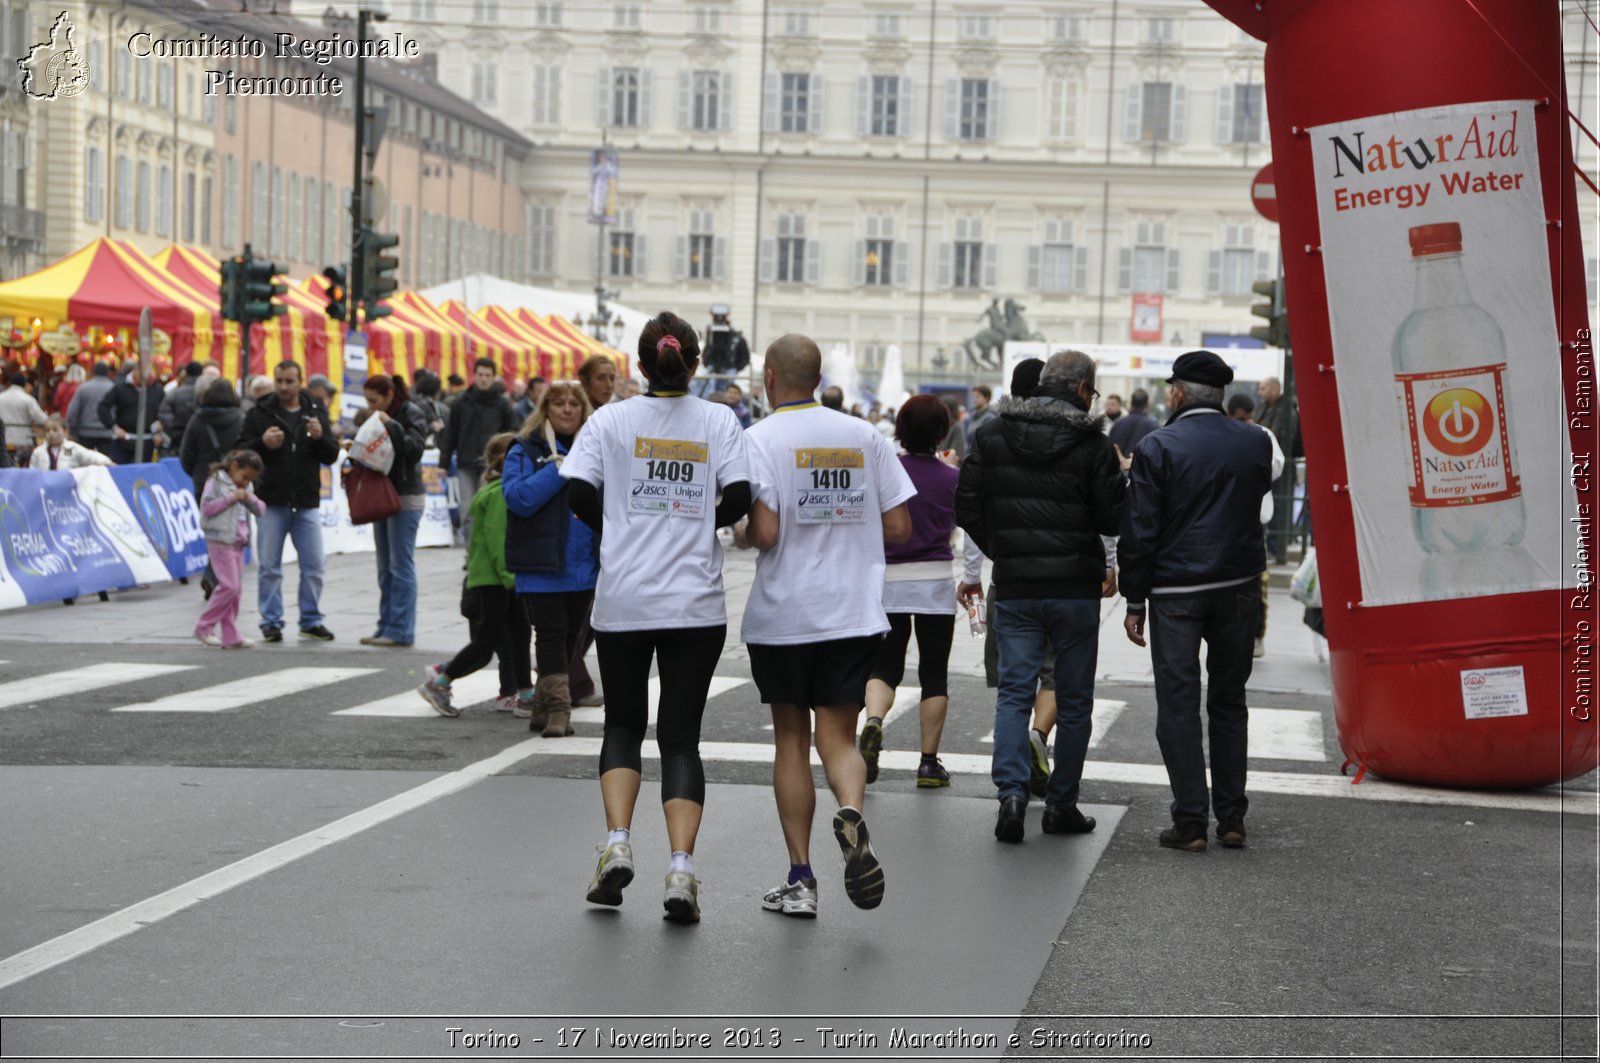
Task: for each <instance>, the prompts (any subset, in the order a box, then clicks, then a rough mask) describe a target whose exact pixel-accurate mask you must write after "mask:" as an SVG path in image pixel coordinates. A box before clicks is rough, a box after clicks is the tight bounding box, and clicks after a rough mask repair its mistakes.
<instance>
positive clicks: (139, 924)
mask: <svg viewBox="0 0 1600 1063" xmlns="http://www.w3.org/2000/svg"><path fill="white" fill-rule="evenodd" d="M565 741H576V739H565ZM549 744H550V743H548V742H546V741H545V740H544V739H542V738H529V739H525V740H524V741H521V742H518V743H517V744H516V745H514V746H511V747H510V748H508V749H505V750H502V751H501V752H499V753H496V754H495V755H494V756H492V757H486V758H484V759H483V760H480V761H478V762H477V763H475V764H469V765H467V766H466V767H464V768H462V769H461V770H459V771H454V772H451V773H450V774H449V775H441V776H440V777H439V778H437V779H431V780H429V781H428V782H425V783H423V784H422V785H421V786H417V787H413V788H412V789H410V790H407V791H405V792H404V793H400V794H396V795H395V796H394V797H391V798H388V799H387V800H384V801H380V802H378V803H377V804H375V805H371V806H369V807H367V808H364V809H361V810H360V811H359V812H352V813H351V814H350V815H348V816H345V817H344V818H343V819H337V820H334V821H333V822H332V823H329V824H327V825H326V826H323V827H318V828H317V829H315V830H312V831H308V832H306V833H305V834H302V835H300V836H299V837H297V838H290V839H289V840H288V841H286V842H281V843H280V844H278V845H274V846H273V847H272V848H270V849H264V850H262V851H261V852H259V853H256V854H255V855H253V856H247V857H245V858H244V859H243V860H238V861H235V862H234V863H231V864H229V865H228V866H227V867H222V868H218V869H217V870H215V871H212V872H211V873H209V874H206V875H201V876H200V877H199V878H197V879H192V880H190V881H188V882H185V883H183V884H182V885H181V886H174V887H173V888H172V889H170V890H167V891H166V892H165V893H158V894H156V895H155V896H154V897H150V898H147V899H146V900H142V901H139V902H138V903H136V904H131V905H129V906H128V907H126V908H123V909H122V910H121V911H117V912H113V913H111V914H110V915H108V916H106V917H105V918H103V919H97V920H95V921H94V922H92V923H90V924H89V925H87V926H83V927H79V928H78V929H77V930H73V931H71V932H69V933H66V934H62V935H61V936H60V937H56V938H51V939H50V940H49V941H46V942H44V943H43V944H40V945H35V946H34V947H33V948H31V949H27V950H25V951H23V952H19V953H17V954H16V955H15V956H9V957H7V958H6V959H4V960H0V989H6V988H8V987H10V986H14V985H16V984H17V983H18V982H20V981H22V980H23V979H26V978H32V977H33V976H34V975H36V974H39V973H41V972H43V971H48V970H50V969H51V968H52V967H58V966H60V965H61V964H63V963H66V962H68V961H69V960H75V959H77V958H78V957H80V956H83V955H86V954H87V953H90V952H93V951H94V950H95V949H98V948H99V947H100V946H102V945H107V944H110V943H111V942H113V941H116V940H117V939H119V938H123V937H127V936H128V935H129V934H132V933H133V932H134V931H136V930H141V929H143V928H144V927H147V926H150V925H152V924H154V923H158V922H160V921H161V920H163V919H165V918H167V917H168V916H170V915H176V914H177V913H178V912H181V911H184V910H185V909H187V908H192V907H194V906H195V905H197V904H199V903H200V902H202V901H207V900H210V899H211V898H213V897H217V896H220V895H221V894H223V893H226V892H227V891H228V890H231V889H233V888H234V887H235V886H242V885H244V884H245V883H246V882H251V881H253V880H255V879H258V878H260V877H261V876H262V875H265V874H267V873H269V872H272V871H276V870H277V869H278V868H280V867H284V866H285V865H287V864H291V863H293V862H294V861H296V860H299V859H300V858H301V857H304V856H310V855H311V854H312V853H315V852H317V851H318V850H320V849H325V848H327V847H328V846H330V845H333V844H334V843H335V842H341V841H344V840H345V839H347V838H352V837H354V836H356V835H357V834H360V833H361V832H362V831H365V830H369V829H371V828H372V827H376V826H378V825H379V824H381V823H386V822H388V821H389V820H391V819H394V818H395V817H397V816H403V815H405V814H406V813H407V812H413V811H415V810H416V809H419V808H421V807H422V806H424V805H427V804H430V803H432V802H434V801H437V800H439V799H440V798H441V797H448V796H450V795H451V794H454V793H459V792H460V791H462V790H465V789H466V788H467V787H469V786H472V785H474V784H475V783H479V782H482V781H483V780H484V779H487V778H489V777H490V776H492V775H496V774H498V773H499V772H501V771H503V770H505V769H506V768H509V767H511V766H512V765H513V764H516V763H517V762H518V761H521V760H524V759H526V758H527V757H528V756H530V755H531V754H533V753H535V752H538V749H539V747H540V746H547V745H549ZM598 748H599V744H598V741H597V742H596V749H598Z"/></svg>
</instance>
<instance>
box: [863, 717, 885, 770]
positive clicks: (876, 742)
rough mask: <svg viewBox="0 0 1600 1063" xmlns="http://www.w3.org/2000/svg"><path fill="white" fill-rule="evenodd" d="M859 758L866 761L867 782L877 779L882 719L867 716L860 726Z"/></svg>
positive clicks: (881, 742)
mask: <svg viewBox="0 0 1600 1063" xmlns="http://www.w3.org/2000/svg"><path fill="white" fill-rule="evenodd" d="M859 745H860V746H861V759H862V760H864V761H866V762H867V782H869V783H873V782H877V781H878V754H879V753H880V752H881V751H882V750H883V721H882V720H878V719H874V718H873V717H871V716H869V717H867V722H866V725H865V726H863V727H862V728H861V738H860V739H859Z"/></svg>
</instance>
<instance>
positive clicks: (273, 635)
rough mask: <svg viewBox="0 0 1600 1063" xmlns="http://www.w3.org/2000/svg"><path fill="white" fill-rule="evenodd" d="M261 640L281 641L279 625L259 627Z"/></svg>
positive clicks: (281, 633)
mask: <svg viewBox="0 0 1600 1063" xmlns="http://www.w3.org/2000/svg"><path fill="white" fill-rule="evenodd" d="M261 641H262V642H282V641H283V628H281V627H264V628H262V629H261Z"/></svg>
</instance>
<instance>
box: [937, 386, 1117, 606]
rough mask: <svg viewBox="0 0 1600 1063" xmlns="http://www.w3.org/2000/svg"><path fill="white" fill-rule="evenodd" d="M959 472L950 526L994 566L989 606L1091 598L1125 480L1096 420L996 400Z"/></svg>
mask: <svg viewBox="0 0 1600 1063" xmlns="http://www.w3.org/2000/svg"><path fill="white" fill-rule="evenodd" d="M997 412H998V414H999V416H997V417H995V418H993V419H992V420H990V421H988V422H987V423H985V424H984V425H983V426H982V427H980V428H979V429H978V431H977V434H976V435H975V437H974V438H973V445H972V450H971V451H970V452H969V453H968V454H967V458H966V460H965V461H964V462H962V463H961V479H960V482H959V483H958V484H957V485H956V523H958V524H960V525H961V527H962V528H964V529H965V530H966V532H967V534H968V535H970V536H972V539H973V542H975V543H977V545H978V547H979V548H980V549H981V550H983V552H984V553H985V554H987V555H988V556H989V557H990V559H992V560H993V561H994V586H995V597H996V598H998V599H1004V598H1098V597H1100V587H1101V583H1102V582H1103V581H1104V579H1105V574H1106V553H1105V547H1104V545H1103V544H1102V543H1101V541H1100V537H1101V536H1102V535H1108V536H1109V535H1115V534H1116V533H1117V525H1118V521H1119V519H1120V517H1121V513H1122V474H1121V471H1120V469H1119V467H1118V465H1117V454H1116V451H1115V450H1113V449H1112V446H1111V441H1110V440H1108V439H1107V438H1106V437H1105V434H1104V433H1103V432H1102V431H1101V421H1102V418H1100V417H1096V416H1092V415H1090V414H1088V413H1086V412H1084V411H1083V410H1080V409H1078V408H1077V407H1076V406H1074V405H1073V404H1072V403H1070V402H1068V401H1066V400H1065V399H1060V398H1050V397H1040V396H1036V397H1034V398H1031V399H1025V400H1019V399H1013V398H1007V399H1002V400H1001V401H1000V402H999V403H998V405H997Z"/></svg>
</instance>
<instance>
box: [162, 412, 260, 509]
mask: <svg viewBox="0 0 1600 1063" xmlns="http://www.w3.org/2000/svg"><path fill="white" fill-rule="evenodd" d="M189 427H190V428H193V429H194V431H193V432H188V431H185V432H184V435H183V445H182V446H181V447H179V449H178V462H179V463H180V464H181V465H182V466H183V471H184V472H186V473H188V474H189V476H190V477H191V478H192V479H193V480H194V497H195V499H196V500H198V499H199V498H200V496H201V494H202V493H204V491H205V486H206V479H207V477H209V476H210V475H211V466H212V464H213V463H215V462H219V461H221V460H222V456H223V455H224V454H226V453H227V452H228V451H230V450H232V449H233V447H234V444H235V443H237V442H238V441H239V433H240V432H242V431H244V412H243V411H242V410H240V409H239V407H237V406H202V407H200V409H199V410H197V411H195V415H194V416H193V417H191V418H189ZM213 437H214V438H215V440H216V442H214V443H213V442H212V439H213Z"/></svg>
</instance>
